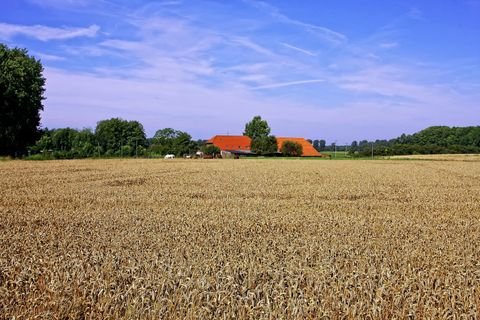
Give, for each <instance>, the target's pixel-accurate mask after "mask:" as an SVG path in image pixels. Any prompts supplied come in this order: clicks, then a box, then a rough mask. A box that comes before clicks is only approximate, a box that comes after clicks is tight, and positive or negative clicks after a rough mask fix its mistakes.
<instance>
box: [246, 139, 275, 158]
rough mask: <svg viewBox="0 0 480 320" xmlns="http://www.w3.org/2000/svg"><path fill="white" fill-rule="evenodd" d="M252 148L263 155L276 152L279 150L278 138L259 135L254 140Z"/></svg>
mask: <svg viewBox="0 0 480 320" xmlns="http://www.w3.org/2000/svg"><path fill="white" fill-rule="evenodd" d="M250 149H251V150H252V152H255V153H256V154H261V155H267V154H272V153H276V152H277V151H278V146H277V138H275V136H267V137H259V138H257V139H255V140H252V143H251V145H250Z"/></svg>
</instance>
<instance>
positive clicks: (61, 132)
mask: <svg viewBox="0 0 480 320" xmlns="http://www.w3.org/2000/svg"><path fill="white" fill-rule="evenodd" d="M95 140H96V139H95V135H94V134H93V132H92V130H90V129H83V130H80V131H78V130H76V129H72V128H62V129H53V130H48V129H45V130H43V134H42V136H41V137H40V139H39V140H38V141H37V143H36V144H35V145H34V146H33V147H31V148H30V151H33V152H34V153H38V155H37V156H36V157H32V156H31V157H30V159H36V158H39V157H43V158H46V159H50V158H56V159H73V158H86V157H92V156H94V155H95Z"/></svg>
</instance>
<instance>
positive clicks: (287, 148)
mask: <svg viewBox="0 0 480 320" xmlns="http://www.w3.org/2000/svg"><path fill="white" fill-rule="evenodd" d="M281 151H282V154H283V155H284V156H286V157H300V156H301V155H302V154H303V147H302V145H301V144H299V143H297V142H295V141H289V140H287V141H285V142H284V143H283V144H282V148H281Z"/></svg>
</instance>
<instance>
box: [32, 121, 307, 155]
mask: <svg viewBox="0 0 480 320" xmlns="http://www.w3.org/2000/svg"><path fill="white" fill-rule="evenodd" d="M269 133H270V127H269V126H268V123H267V122H266V121H264V120H262V119H261V118H260V117H255V118H254V119H253V120H252V121H251V122H249V123H247V125H246V127H245V134H250V135H251V136H250V137H251V138H252V145H251V148H252V150H253V151H254V152H255V153H256V154H258V155H272V154H277V151H278V150H277V139H276V138H275V137H274V136H270V135H269ZM199 150H201V151H203V153H204V154H207V155H215V154H219V153H220V149H218V147H216V146H213V145H206V144H205V141H204V140H197V141H194V140H192V137H191V136H190V135H189V134H188V133H186V132H183V131H180V130H174V129H172V128H165V129H160V130H158V131H157V132H155V135H154V136H153V137H152V138H150V139H147V138H146V135H145V130H144V128H143V125H142V124H141V123H140V122H138V121H127V120H123V119H120V118H112V119H108V120H102V121H99V122H98V123H97V126H96V127H95V130H91V129H82V130H77V129H72V128H61V129H53V130H49V129H45V130H43V131H42V133H41V136H40V138H39V139H38V141H37V142H36V143H35V144H34V145H33V146H32V147H30V148H29V153H31V154H32V157H33V158H46V159H49V158H52V159H72V158H86V157H129V156H161V155H166V154H174V155H176V156H184V155H193V154H195V153H196V152H197V151H199ZM281 152H282V153H283V154H284V155H285V156H300V155H301V154H302V146H301V145H299V144H298V143H295V142H291V141H287V142H286V143H284V145H283V146H282V149H281Z"/></svg>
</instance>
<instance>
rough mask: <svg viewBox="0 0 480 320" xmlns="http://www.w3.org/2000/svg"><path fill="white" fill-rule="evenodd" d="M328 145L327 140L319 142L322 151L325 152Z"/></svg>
mask: <svg viewBox="0 0 480 320" xmlns="http://www.w3.org/2000/svg"><path fill="white" fill-rule="evenodd" d="M326 145H327V142H326V141H325V140H323V139H322V140H320V142H319V147H320V151H323V150H325V146H326Z"/></svg>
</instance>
